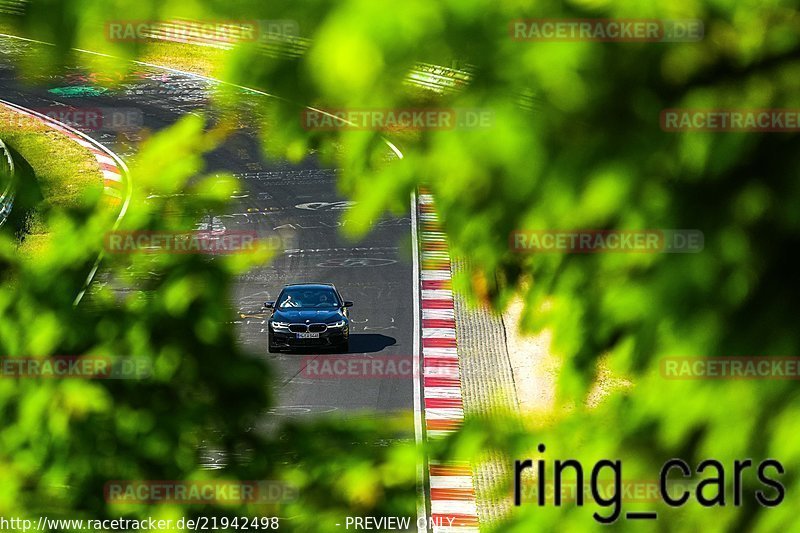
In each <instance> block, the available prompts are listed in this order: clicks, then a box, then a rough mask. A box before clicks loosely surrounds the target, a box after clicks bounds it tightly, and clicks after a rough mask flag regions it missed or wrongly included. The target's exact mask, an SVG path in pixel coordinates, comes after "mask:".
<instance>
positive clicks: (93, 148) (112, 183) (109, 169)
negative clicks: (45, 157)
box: [0, 100, 125, 206]
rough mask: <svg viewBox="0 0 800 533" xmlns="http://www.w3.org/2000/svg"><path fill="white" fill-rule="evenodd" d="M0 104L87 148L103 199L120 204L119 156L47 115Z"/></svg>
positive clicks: (122, 170)
mask: <svg viewBox="0 0 800 533" xmlns="http://www.w3.org/2000/svg"><path fill="white" fill-rule="evenodd" d="M0 105H2V106H3V107H5V108H7V109H10V110H11V111H14V112H16V113H19V114H21V115H24V116H26V117H29V118H32V119H35V120H38V121H40V122H42V123H43V124H45V125H46V126H48V127H50V128H51V129H54V130H56V131H58V132H59V133H62V134H64V135H66V136H67V137H68V138H69V139H70V140H71V141H73V142H75V143H76V144H78V145H80V146H82V147H83V148H86V149H87V150H89V151H90V152H91V153H92V156H94V158H95V160H97V164H98V165H99V166H100V172H101V173H102V175H103V193H104V194H105V200H106V201H107V202H108V203H109V204H110V205H113V206H119V205H121V204H122V202H123V199H124V198H125V178H124V176H125V167H124V164H123V163H122V161H121V160H119V158H115V156H114V154H112V153H110V152H109V151H108V150H107V149H105V148H103V147H102V145H100V144H99V143H98V142H97V141H94V140H92V139H90V138H88V137H87V136H86V135H84V134H83V133H81V132H79V131H77V130H75V129H73V128H70V127H68V126H65V125H64V124H62V123H60V122H58V121H56V120H54V119H52V118H50V117H48V116H47V115H43V114H41V113H37V112H36V111H31V110H29V109H25V108H22V107H20V106H18V105H16V104H12V103H11V102H6V101H3V100H0Z"/></svg>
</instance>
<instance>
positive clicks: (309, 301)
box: [277, 288, 340, 309]
mask: <svg viewBox="0 0 800 533" xmlns="http://www.w3.org/2000/svg"><path fill="white" fill-rule="evenodd" d="M277 306H278V308H280V309H290V308H293V307H339V306H340V303H339V297H338V296H337V295H336V291H334V290H333V289H328V288H317V289H308V288H288V289H284V291H283V292H282V293H281V296H280V298H279V299H278V305H277Z"/></svg>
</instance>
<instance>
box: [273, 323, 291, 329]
mask: <svg viewBox="0 0 800 533" xmlns="http://www.w3.org/2000/svg"><path fill="white" fill-rule="evenodd" d="M270 324H272V329H289V323H288V322H270Z"/></svg>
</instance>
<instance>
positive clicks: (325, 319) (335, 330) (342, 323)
mask: <svg viewBox="0 0 800 533" xmlns="http://www.w3.org/2000/svg"><path fill="white" fill-rule="evenodd" d="M352 306H353V302H350V301H347V300H344V299H342V296H341V295H340V294H339V291H337V290H336V287H334V286H333V285H331V284H330V283H300V284H294V285H287V286H286V287H284V288H283V290H282V291H281V293H280V294H279V295H278V299H277V300H276V301H274V302H266V303H265V304H264V307H266V308H267V309H271V310H272V316H271V317H270V319H269V351H270V353H274V352H278V351H280V350H290V349H292V348H311V347H322V348H333V349H336V350H337V351H340V352H343V353H347V352H348V351H349V350H350V315H349V311H348V308H349V307H352Z"/></svg>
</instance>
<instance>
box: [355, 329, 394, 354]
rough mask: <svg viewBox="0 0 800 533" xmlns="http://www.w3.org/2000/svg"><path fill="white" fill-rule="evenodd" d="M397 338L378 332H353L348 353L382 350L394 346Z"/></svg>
mask: <svg viewBox="0 0 800 533" xmlns="http://www.w3.org/2000/svg"><path fill="white" fill-rule="evenodd" d="M395 344H397V340H396V339H395V338H393V337H387V336H386V335H380V334H377V333H351V334H350V351H349V352H348V353H374V352H380V351H381V350H383V349H384V348H386V347H387V346H394V345H395Z"/></svg>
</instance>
